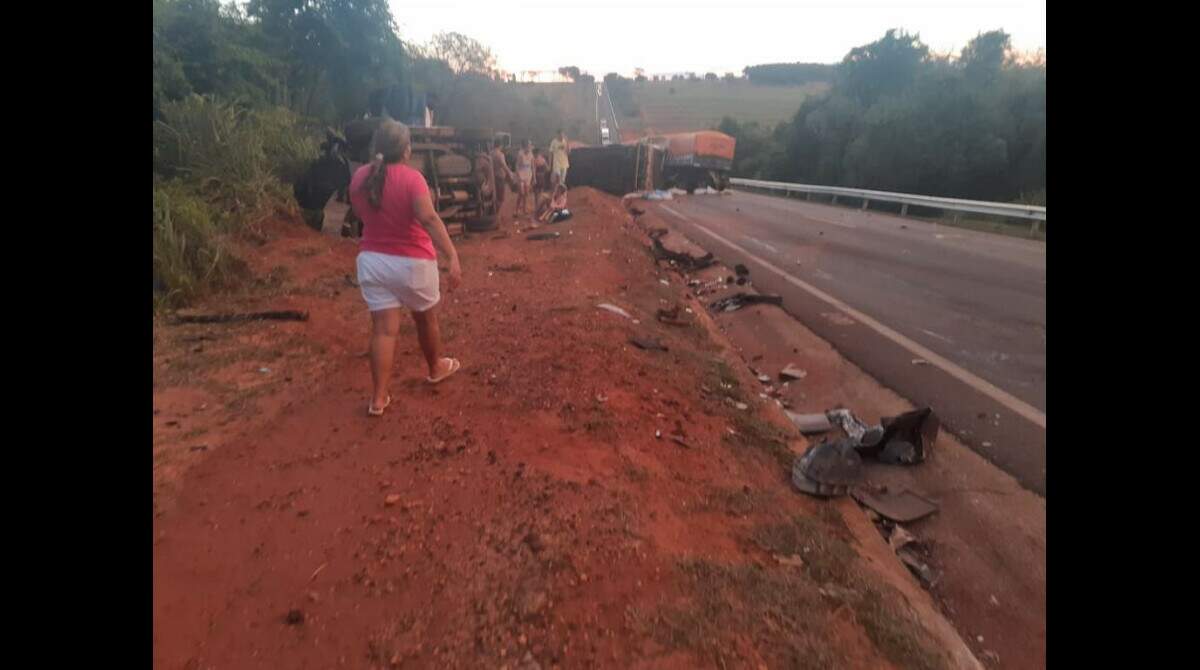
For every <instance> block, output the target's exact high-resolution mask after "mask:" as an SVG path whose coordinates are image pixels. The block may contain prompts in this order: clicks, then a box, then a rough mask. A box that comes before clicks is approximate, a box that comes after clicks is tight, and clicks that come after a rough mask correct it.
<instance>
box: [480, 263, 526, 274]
mask: <svg viewBox="0 0 1200 670" xmlns="http://www.w3.org/2000/svg"><path fill="white" fill-rule="evenodd" d="M489 269H491V270H495V271H496V272H529V266H528V265H526V264H524V263H512V264H509V265H493V266H492V267H491V268H489Z"/></svg>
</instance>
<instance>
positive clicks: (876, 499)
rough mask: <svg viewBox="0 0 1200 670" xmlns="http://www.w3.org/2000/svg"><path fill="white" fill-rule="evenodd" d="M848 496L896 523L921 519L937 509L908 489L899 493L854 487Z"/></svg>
mask: <svg viewBox="0 0 1200 670" xmlns="http://www.w3.org/2000/svg"><path fill="white" fill-rule="evenodd" d="M850 496H851V497H852V498H854V499H855V500H857V501H858V502H859V503H860V504H862V505H864V506H866V507H869V508H870V509H872V510H874V511H875V512H877V513H879V515H880V516H882V517H884V518H886V519H889V520H891V521H895V522H896V523H911V522H913V521H916V520H918V519H923V518H925V517H927V516H929V515H930V514H933V513H934V512H936V511H938V506H937V504H936V503H934V502H933V501H931V500H927V499H925V498H923V497H921V496H919V495H917V494H916V493H913V492H912V491H909V490H908V489H904V490H903V491H900V492H899V493H889V492H887V491H884V492H882V493H875V492H873V491H868V490H864V489H854V490H853V491H851V492H850Z"/></svg>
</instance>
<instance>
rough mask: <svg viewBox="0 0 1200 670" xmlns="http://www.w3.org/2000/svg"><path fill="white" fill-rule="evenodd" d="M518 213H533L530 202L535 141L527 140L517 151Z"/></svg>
mask: <svg viewBox="0 0 1200 670" xmlns="http://www.w3.org/2000/svg"><path fill="white" fill-rule="evenodd" d="M517 189H518V190H517V215H518V216H520V215H522V214H530V215H532V213H533V205H532V203H530V202H529V200H530V198H529V196H530V194H531V193H532V192H533V142H530V141H529V140H525V141H524V142H522V143H521V150H520V151H518V152H517Z"/></svg>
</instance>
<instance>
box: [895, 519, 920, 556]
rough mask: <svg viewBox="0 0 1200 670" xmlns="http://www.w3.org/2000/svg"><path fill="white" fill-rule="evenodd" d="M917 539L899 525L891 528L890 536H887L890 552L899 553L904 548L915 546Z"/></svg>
mask: <svg viewBox="0 0 1200 670" xmlns="http://www.w3.org/2000/svg"><path fill="white" fill-rule="evenodd" d="M916 541H917V538H916V537H915V536H914V535H913V534H912V533H910V532H908V531H907V530H904V526H901V525H899V524H897V525H895V526H893V527H892V534H891V535H890V536H888V544H889V545H891V547H892V551H897V552H898V551H900V550H901V549H903V548H904V547H906V546H908V545H910V544H915V543H916Z"/></svg>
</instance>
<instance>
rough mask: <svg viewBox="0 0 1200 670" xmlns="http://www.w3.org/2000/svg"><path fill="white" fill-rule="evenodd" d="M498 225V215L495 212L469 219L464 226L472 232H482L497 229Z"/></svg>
mask: <svg viewBox="0 0 1200 670" xmlns="http://www.w3.org/2000/svg"><path fill="white" fill-rule="evenodd" d="M496 226H497V217H496V215H495V214H493V215H491V216H481V217H479V218H477V219H467V220H466V222H465V224H464V227H465V228H466V229H467V230H468V231H470V232H472V233H482V232H486V231H489V230H495V229H496Z"/></svg>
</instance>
